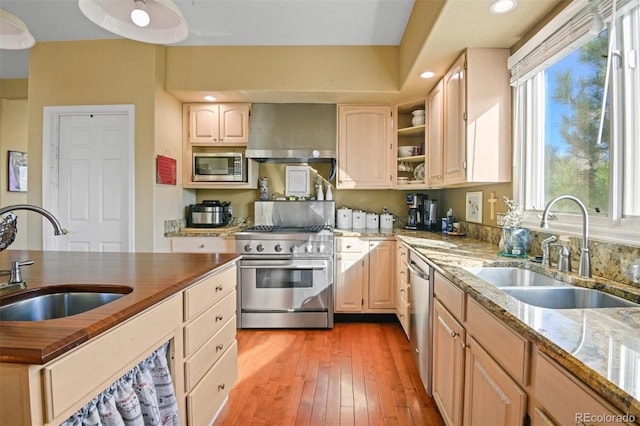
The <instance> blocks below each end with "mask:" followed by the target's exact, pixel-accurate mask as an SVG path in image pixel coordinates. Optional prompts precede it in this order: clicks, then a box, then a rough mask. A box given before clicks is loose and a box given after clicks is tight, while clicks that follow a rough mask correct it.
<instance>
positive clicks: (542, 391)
mask: <svg viewBox="0 0 640 426" xmlns="http://www.w3.org/2000/svg"><path fill="white" fill-rule="evenodd" d="M535 370H536V372H535V377H534V389H535V398H536V402H537V405H538V407H536V410H535V411H537V412H538V413H537V415H534V416H532V417H533V423H532V424H533V425H534V426H542V425H548V424H556V425H569V424H574V425H591V424H598V425H620V424H625V422H626V420H625V416H623V415H622V413H621V412H620V411H619V410H617V409H616V408H614V407H612V406H611V405H610V404H609V403H608V402H606V401H605V400H603V399H602V398H601V397H599V396H598V395H596V394H595V392H593V391H592V390H591V389H588V388H587V387H586V386H585V385H583V384H582V383H580V382H579V381H578V380H577V379H575V378H574V377H573V376H572V375H571V374H570V373H568V372H567V371H566V370H565V369H564V368H563V367H561V366H560V365H558V364H557V363H556V362H555V361H553V360H551V359H550V358H549V357H548V356H546V355H544V354H541V353H538V354H537V355H536V369H535ZM631 423H634V422H633V421H632V422H631Z"/></svg>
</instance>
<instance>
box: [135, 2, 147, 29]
mask: <svg viewBox="0 0 640 426" xmlns="http://www.w3.org/2000/svg"><path fill="white" fill-rule="evenodd" d="M131 20H132V21H133V23H134V24H136V25H137V26H139V27H146V26H147V25H149V22H150V21H151V18H149V14H148V13H147V11H146V10H145V1H144V0H133V10H132V11H131Z"/></svg>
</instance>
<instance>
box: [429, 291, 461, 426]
mask: <svg viewBox="0 0 640 426" xmlns="http://www.w3.org/2000/svg"><path fill="white" fill-rule="evenodd" d="M433 306H434V309H433V315H434V316H433V366H434V368H433V379H432V380H433V383H432V384H433V399H434V400H435V401H436V404H437V405H438V408H439V409H440V414H441V415H442V417H443V419H444V421H445V423H446V424H448V425H461V424H462V401H463V397H464V340H465V338H466V334H465V329H464V328H463V327H462V325H460V323H459V322H458V321H456V319H455V318H454V317H453V315H451V314H450V313H449V311H447V310H446V308H445V307H444V306H443V305H442V304H441V303H440V302H439V301H438V300H436V301H435V302H434V304H433Z"/></svg>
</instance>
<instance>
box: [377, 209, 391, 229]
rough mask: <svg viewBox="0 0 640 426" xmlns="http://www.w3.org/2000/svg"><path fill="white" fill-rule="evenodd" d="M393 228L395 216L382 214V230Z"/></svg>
mask: <svg viewBox="0 0 640 426" xmlns="http://www.w3.org/2000/svg"><path fill="white" fill-rule="evenodd" d="M391 228H393V215H392V214H390V213H382V214H381V215H380V229H391Z"/></svg>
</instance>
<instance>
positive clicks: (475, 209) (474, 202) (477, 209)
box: [466, 191, 482, 223]
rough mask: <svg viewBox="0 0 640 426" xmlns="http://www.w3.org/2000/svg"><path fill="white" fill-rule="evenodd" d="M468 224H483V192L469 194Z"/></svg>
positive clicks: (467, 203)
mask: <svg viewBox="0 0 640 426" xmlns="http://www.w3.org/2000/svg"><path fill="white" fill-rule="evenodd" d="M466 201H467V202H466V211H467V222H475V223H482V191H474V192H467V200H466Z"/></svg>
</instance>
